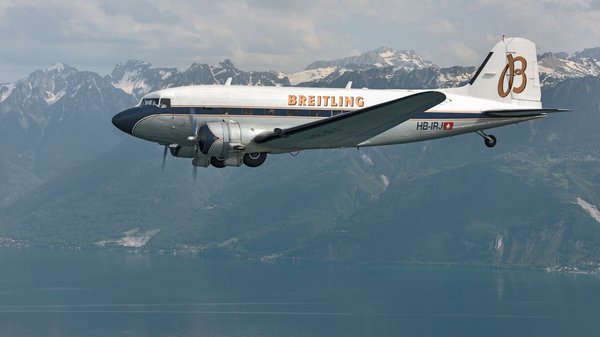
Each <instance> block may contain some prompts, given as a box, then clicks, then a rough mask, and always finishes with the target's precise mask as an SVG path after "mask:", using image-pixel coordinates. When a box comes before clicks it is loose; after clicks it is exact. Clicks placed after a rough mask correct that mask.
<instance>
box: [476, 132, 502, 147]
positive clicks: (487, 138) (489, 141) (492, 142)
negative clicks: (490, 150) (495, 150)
mask: <svg viewBox="0 0 600 337" xmlns="http://www.w3.org/2000/svg"><path fill="white" fill-rule="evenodd" d="M475 133H476V134H478V135H480V136H481V137H482V138H483V141H484V142H485V146H487V147H494V146H496V143H497V140H496V137H495V136H494V135H488V134H486V133H485V132H483V130H480V131H475Z"/></svg>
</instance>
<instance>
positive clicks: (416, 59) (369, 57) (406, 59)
mask: <svg viewBox="0 0 600 337" xmlns="http://www.w3.org/2000/svg"><path fill="white" fill-rule="evenodd" d="M432 65H433V64H432V63H431V62H430V61H427V60H425V59H423V58H422V57H421V56H420V55H419V54H417V53H416V52H415V51H414V50H394V49H392V48H389V47H385V46H382V47H379V48H377V49H375V50H371V51H368V52H365V53H362V54H360V55H357V56H350V57H345V58H342V59H338V60H333V61H316V62H313V63H311V64H310V65H309V66H308V67H306V69H305V70H314V69H320V68H328V67H335V68H349V69H368V68H373V67H376V68H386V67H393V68H394V69H400V68H402V69H406V70H413V69H423V68H429V67H431V66H432Z"/></svg>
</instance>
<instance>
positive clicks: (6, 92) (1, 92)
mask: <svg viewBox="0 0 600 337" xmlns="http://www.w3.org/2000/svg"><path fill="white" fill-rule="evenodd" d="M14 89H15V84H14V83H3V84H0V102H2V101H4V100H5V99H7V98H8V96H10V94H11V93H12V92H13V90H14Z"/></svg>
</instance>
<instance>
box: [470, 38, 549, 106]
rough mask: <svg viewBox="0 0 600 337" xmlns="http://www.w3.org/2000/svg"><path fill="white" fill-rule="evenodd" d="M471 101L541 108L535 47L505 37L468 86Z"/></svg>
mask: <svg viewBox="0 0 600 337" xmlns="http://www.w3.org/2000/svg"><path fill="white" fill-rule="evenodd" d="M467 87H468V89H469V95H470V96H473V97H478V98H483V99H489V100H495V101H500V102H503V103H509V104H515V105H519V106H523V107H530V108H541V105H542V104H541V96H542V95H541V89H540V78H539V73H538V63H537V53H536V48H535V43H533V42H532V41H529V40H527V39H523V38H518V37H512V38H509V37H505V38H503V39H502V41H500V42H498V43H497V44H496V45H495V46H494V47H493V48H492V50H491V51H490V53H489V54H488V56H487V57H486V59H485V61H484V62H483V64H482V65H481V66H480V67H479V69H477V72H476V73H475V75H474V76H473V78H472V79H471V81H470V82H469V84H468V85H467Z"/></svg>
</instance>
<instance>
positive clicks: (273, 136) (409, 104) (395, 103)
mask: <svg viewBox="0 0 600 337" xmlns="http://www.w3.org/2000/svg"><path fill="white" fill-rule="evenodd" d="M444 100H446V95H444V94H443V93H441V92H438V91H426V92H421V93H418V94H414V95H410V96H406V97H402V98H398V99H395V100H391V101H388V102H384V103H380V104H377V105H373V106H370V107H368V108H364V109H359V110H355V111H352V112H348V113H345V114H341V115H337V116H333V117H330V118H326V119H321V120H318V121H315V122H311V123H306V124H302V125H298V126H295V127H291V128H288V129H275V130H274V131H273V132H267V133H263V134H260V135H258V136H257V137H256V138H255V139H254V141H255V142H256V143H259V144H269V145H270V146H274V147H278V148H283V149H305V148H314V149H318V148H332V147H353V146H356V145H357V144H360V143H361V142H364V141H365V140H367V139H371V138H373V137H375V136H377V135H378V134H380V133H382V132H384V131H386V130H389V129H391V128H393V127H394V126H396V125H398V124H401V123H403V122H405V121H407V120H409V119H410V118H412V117H413V116H415V115H418V114H420V113H422V112H425V111H427V110H429V109H431V108H432V107H434V106H436V105H438V104H440V103H442V102H443V101H444Z"/></svg>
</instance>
